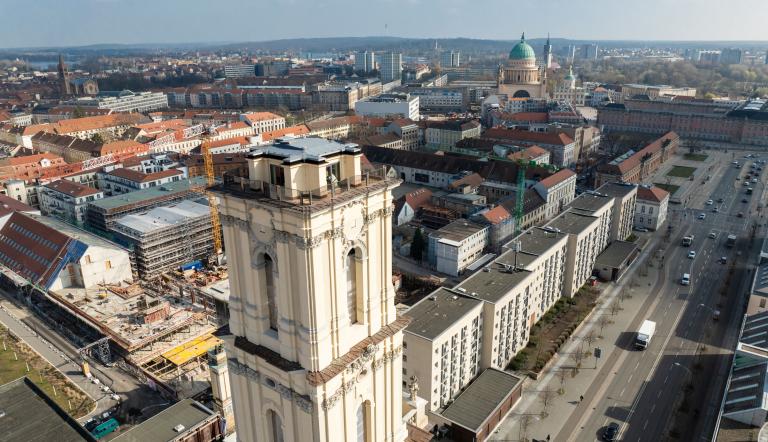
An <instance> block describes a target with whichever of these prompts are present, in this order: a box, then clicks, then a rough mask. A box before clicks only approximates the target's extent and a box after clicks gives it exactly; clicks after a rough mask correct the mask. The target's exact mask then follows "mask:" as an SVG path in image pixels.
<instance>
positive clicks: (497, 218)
mask: <svg viewBox="0 0 768 442" xmlns="http://www.w3.org/2000/svg"><path fill="white" fill-rule="evenodd" d="M482 216H483V218H485V219H486V220H487V221H488V222H489V223H491V224H499V223H500V222H502V221H504V220H506V219H509V218H510V217H511V216H512V215H511V214H510V213H509V212H508V211H507V209H505V208H504V206H496V207H494V208H493V209H491V210H489V211H487V212H484V213H483V214H482Z"/></svg>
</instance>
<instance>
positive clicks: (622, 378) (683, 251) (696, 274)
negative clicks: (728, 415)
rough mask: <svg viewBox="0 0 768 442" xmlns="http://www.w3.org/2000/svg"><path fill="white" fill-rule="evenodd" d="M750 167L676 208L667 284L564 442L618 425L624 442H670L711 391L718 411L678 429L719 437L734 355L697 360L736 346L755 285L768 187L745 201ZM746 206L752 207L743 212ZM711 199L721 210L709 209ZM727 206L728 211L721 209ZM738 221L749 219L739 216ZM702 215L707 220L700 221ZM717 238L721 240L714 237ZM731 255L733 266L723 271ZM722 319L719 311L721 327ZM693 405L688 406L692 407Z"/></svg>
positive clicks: (702, 410)
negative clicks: (751, 259)
mask: <svg viewBox="0 0 768 442" xmlns="http://www.w3.org/2000/svg"><path fill="white" fill-rule="evenodd" d="M740 161H741V162H742V163H743V161H744V160H743V159H742V160H740ZM747 166H748V164H747V165H745V166H744V167H743V168H742V169H736V168H735V167H733V166H730V167H727V168H725V169H724V170H723V172H722V175H721V176H720V177H719V182H718V183H717V186H716V187H715V188H714V190H713V192H712V193H711V194H710V195H696V196H695V198H692V199H693V201H692V202H690V203H689V204H690V205H691V207H689V208H684V207H677V208H674V206H673V209H672V210H671V211H670V220H669V224H670V225H672V226H673V232H672V234H671V235H670V238H669V240H668V241H665V243H666V245H665V246H664V247H662V249H661V250H660V251H659V252H658V253H657V261H655V262H656V263H657V265H659V264H660V262H661V261H660V260H661V255H663V267H662V271H661V276H660V278H659V279H658V280H657V282H656V284H655V286H653V287H650V288H649V289H648V290H647V291H646V293H645V296H646V298H645V299H644V301H643V305H642V307H641V308H640V309H639V310H638V313H637V315H636V316H635V317H634V320H633V321H632V322H631V323H629V324H627V327H626V332H624V333H622V334H621V336H620V337H619V338H618V340H617V341H616V342H615V345H616V346H618V347H619V349H620V351H617V352H613V353H612V354H611V357H610V358H608V359H607V360H606V361H605V362H604V364H603V366H602V368H601V369H600V370H601V372H600V373H599V375H598V376H597V377H596V379H600V381H599V382H594V383H593V384H592V385H591V386H590V388H589V390H588V391H587V392H586V394H585V395H584V397H585V402H586V406H585V407H583V408H582V410H584V411H583V412H579V413H573V414H572V415H571V417H570V418H569V419H568V420H567V421H566V423H565V425H564V426H563V427H562V429H561V431H560V432H559V434H558V436H557V438H556V439H555V440H563V441H565V440H568V441H577V440H578V441H581V440H595V439H596V438H599V437H600V435H601V433H602V430H603V429H604V428H605V427H606V426H607V425H608V424H609V423H611V422H616V423H618V424H619V425H620V432H619V439H620V440H625V441H648V440H664V439H665V438H666V437H667V435H668V434H669V432H670V430H671V429H672V427H673V423H672V419H673V418H674V417H675V414H676V413H675V412H676V411H677V410H678V409H679V407H680V406H681V405H683V404H682V399H683V391H684V390H685V388H686V387H687V388H688V389H689V395H691V396H690V397H693V395H694V394H702V393H704V392H705V391H706V390H711V391H712V392H715V393H710V394H708V395H706V401H708V402H712V403H703V402H695V403H687V404H685V407H684V410H685V413H686V415H689V416H692V417H697V418H698V419H694V421H695V422H699V423H698V424H697V425H695V426H693V425H686V426H679V428H678V427H675V431H676V432H677V433H678V434H679V437H680V440H707V439H706V437H707V436H711V431H712V425H711V423H712V422H713V421H714V419H715V417H716V414H714V416H713V413H716V411H717V404H719V400H720V399H719V398H720V395H719V394H717V393H716V392H717V391H721V390H722V388H723V387H724V385H723V384H724V382H725V376H723V374H722V373H718V370H717V367H722V366H723V365H726V364H723V363H722V361H721V360H720V359H725V360H727V359H728V358H729V355H728V353H727V351H723V352H719V353H717V354H713V353H715V352H712V351H704V354H703V355H701V356H699V357H697V354H698V353H699V352H700V351H702V350H705V349H703V348H702V347H701V346H702V345H704V344H703V343H706V344H708V345H710V346H715V347H719V348H725V349H731V348H733V347H734V345H735V339H736V337H737V336H736V334H734V333H732V332H731V333H726V332H728V331H732V330H736V329H738V327H739V323H740V320H741V315H742V314H743V309H742V305H743V304H742V302H741V299H742V296H743V293H744V290H745V289H744V288H741V289H739V288H737V287H738V286H739V285H743V280H746V276H747V272H745V263H746V260H747V257H748V256H749V255H750V254H749V253H747V249H748V247H749V244H750V241H749V234H750V233H751V232H750V228H751V227H750V226H751V222H752V221H753V220H751V219H750V212H752V213H754V212H755V209H756V206H757V204H758V200H759V198H760V195H762V190H763V188H762V183H757V184H753V185H752V186H753V187H754V188H755V190H754V195H753V196H748V195H746V193H745V189H746V187H744V186H742V185H741V184H742V181H737V180H736V177H737V176H740V177H743V176H744V174H745V171H746V170H749V169H748V167H747ZM717 178H718V177H715V178H714V179H717ZM743 198H747V199H748V202H747V203H743V202H742V199H743ZM707 199H712V200H713V201H714V204H712V205H706V203H705V201H706V200H707ZM720 199H722V203H717V201H718V200H720ZM714 207H717V208H718V212H717V213H715V212H714V211H713V209H714ZM739 212H743V213H744V217H739V216H738V214H739ZM702 213H704V214H705V217H704V219H699V215H700V214H702ZM710 233H714V234H715V236H716V237H715V238H714V239H713V238H709V235H710ZM729 233H734V234H736V235H737V236H738V237H739V240H738V242H737V245H736V247H734V248H728V247H726V245H725V242H726V237H727V235H728V234H729ZM657 234H661V235H663V234H664V232H658V233H657ZM685 235H694V236H695V239H694V243H693V245H692V246H691V247H683V246H681V245H680V244H681V238H682V237H683V236H685ZM690 251H695V252H696V256H695V258H689V256H688V255H689V252H690ZM723 256H725V257H727V264H723V263H721V262H720V259H721V257H723ZM734 260H735V261H734ZM734 262H735V263H736V272H735V274H734V278H733V282H732V284H731V285H730V287H729V288H728V296H727V297H723V296H721V294H720V289H721V288H722V286H723V283H724V281H725V280H726V277H727V274H728V271H729V268H730V266H731V264H732V263H734ZM684 273H688V274H690V275H691V284H690V285H689V286H683V285H681V283H680V280H681V278H682V275H683V274H684ZM715 310H719V311H720V315H719V318H718V319H715V317H714V316H715V314H714V312H715ZM645 319H650V320H652V321H655V322H656V333H655V335H654V337H653V339H652V340H651V344H650V346H649V348H648V349H646V350H645V351H638V350H636V349H634V348H633V340H634V335H635V333H634V332H635V331H636V330H637V329H638V328H639V327H640V324H641V323H642V321H643V320H645ZM710 350H711V349H710ZM703 379H706V381H703ZM690 385H692V386H693V390H690ZM690 397H689V400H688V402H693V401H692V400H691V399H690ZM702 401H703V399H702Z"/></svg>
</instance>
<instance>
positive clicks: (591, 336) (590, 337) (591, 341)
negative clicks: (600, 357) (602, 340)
mask: <svg viewBox="0 0 768 442" xmlns="http://www.w3.org/2000/svg"><path fill="white" fill-rule="evenodd" d="M583 339H584V342H586V343H587V348H589V349H591V348H592V344H594V343H595V341H597V335H596V334H595V330H594V329H592V330H590V331H589V333H587V334H586V336H584V338H583Z"/></svg>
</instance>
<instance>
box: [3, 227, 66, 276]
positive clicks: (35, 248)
mask: <svg viewBox="0 0 768 442" xmlns="http://www.w3.org/2000/svg"><path fill="white" fill-rule="evenodd" d="M70 241H71V238H70V237H69V236H67V235H65V234H63V233H61V232H59V231H58V230H56V229H53V228H51V227H48V226H46V225H45V224H43V223H41V222H39V221H37V220H36V219H34V218H33V217H30V216H27V215H24V214H22V213H19V212H15V213H13V214H11V216H10V218H9V219H8V222H6V223H5V225H3V227H2V229H0V263H2V264H3V265H4V266H5V267H8V268H9V269H11V270H13V271H14V272H16V273H18V274H19V275H20V276H22V277H23V278H26V279H28V280H30V281H32V282H34V283H35V284H44V285H45V284H47V282H48V281H47V279H48V278H49V277H50V276H52V274H53V272H54V271H55V269H56V267H57V265H58V263H59V260H58V259H57V258H62V257H63V256H62V255H63V254H64V252H65V250H66V247H67V244H69V242H70ZM20 250H24V251H25V252H27V253H21V252H20Z"/></svg>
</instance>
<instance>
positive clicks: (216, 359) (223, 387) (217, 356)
mask: <svg viewBox="0 0 768 442" xmlns="http://www.w3.org/2000/svg"><path fill="white" fill-rule="evenodd" d="M208 369H209V372H210V375H211V390H212V391H213V403H214V405H215V409H216V411H218V412H219V413H220V414H221V415H222V416H223V417H224V421H225V422H226V423H227V428H226V433H227V434H229V433H231V432H232V431H233V430H234V429H235V415H234V413H233V410H232V389H231V388H230V383H229V367H228V365H227V354H226V352H225V351H224V346H222V345H217V346H215V347H213V348H212V349H210V350H208Z"/></svg>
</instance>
